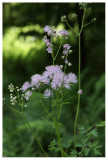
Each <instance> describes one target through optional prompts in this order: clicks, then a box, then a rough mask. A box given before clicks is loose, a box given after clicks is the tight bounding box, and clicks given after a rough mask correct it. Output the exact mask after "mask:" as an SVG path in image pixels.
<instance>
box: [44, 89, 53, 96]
mask: <svg viewBox="0 0 108 160" xmlns="http://www.w3.org/2000/svg"><path fill="white" fill-rule="evenodd" d="M51 96H52V92H51V90H50V89H46V90H45V91H44V98H49V97H51Z"/></svg>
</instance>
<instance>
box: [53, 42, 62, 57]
mask: <svg viewBox="0 0 108 160" xmlns="http://www.w3.org/2000/svg"><path fill="white" fill-rule="evenodd" d="M61 46H62V40H61V43H60V46H59V48H58V51H57V54H56V56H55V58H54V60H56V58H57V56H58V53H59V51H60V48H61Z"/></svg>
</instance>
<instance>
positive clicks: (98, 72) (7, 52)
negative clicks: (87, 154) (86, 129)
mask: <svg viewBox="0 0 108 160" xmlns="http://www.w3.org/2000/svg"><path fill="white" fill-rule="evenodd" d="M89 7H91V8H89V9H88V12H87V15H86V20H85V22H89V21H90V20H91V19H92V18H94V17H95V18H96V22H95V23H92V24H91V25H90V26H88V27H87V28H86V29H84V31H83V34H82V36H81V52H82V55H81V86H82V90H83V95H82V96H81V107H80V115H79V119H78V123H79V124H81V125H84V126H88V125H89V126H90V125H91V126H92V125H94V124H96V123H98V122H100V121H104V120H105V3H90V4H89ZM72 13H76V14H77V15H78V22H79V24H81V20H82V14H83V11H82V10H79V5H78V4H77V3H3V96H4V97H5V98H7V99H8V100H9V92H8V85H9V84H10V83H11V82H12V83H13V84H15V85H16V86H17V85H18V86H19V87H21V86H22V84H23V83H24V82H25V81H29V80H30V77H31V76H32V75H33V74H36V73H42V72H43V71H44V68H45V66H46V65H50V64H52V61H51V55H50V54H48V53H47V52H46V47H45V44H44V43H43V41H42V39H43V36H44V32H43V27H44V26H45V25H51V26H55V27H56V28H57V29H67V30H68V31H69V33H70V35H69V39H68V40H67V41H66V43H69V44H70V45H71V46H72V50H73V53H72V54H71V56H70V58H69V60H70V62H71V63H72V67H71V69H70V68H69V69H68V70H67V72H74V73H75V74H76V75H78V39H77V38H76V37H75V36H74V35H73V34H72V33H71V32H70V30H69V28H68V27H67V26H66V25H65V24H63V23H61V22H60V19H61V15H67V17H68V20H69V23H70V25H71V26H72V27H73V28H74V29H76V26H75V25H74V20H73V19H72ZM59 44H60V42H59V41H57V42H56V45H55V51H56V50H57V48H58V47H59ZM61 55H62V49H61V52H60V54H59V56H58V60H57V62H56V63H57V64H63V62H62V60H61V58H60V57H61ZM76 88H77V86H76V87H75V88H73V90H72V91H70V92H69V95H71V94H73V93H74V92H75V90H76ZM35 94H38V93H34V94H33V96H32V97H31V99H30V101H29V102H28V107H27V108H26V111H25V112H26V116H27V118H28V119H29V121H30V123H31V125H32V127H33V129H34V130H35V131H36V135H37V137H38V138H39V140H40V141H41V143H42V145H43V147H44V149H45V150H46V152H48V155H49V156H59V154H58V153H54V152H53V151H48V148H47V146H48V145H49V143H50V141H52V140H53V138H54V137H55V131H54V129H53V127H52V126H51V125H50V123H49V122H48V117H47V115H46V113H45V111H44V110H43V108H42V106H41V105H40V104H39V102H38V100H37V99H36V98H35ZM69 95H68V96H69ZM68 96H67V97H68ZM43 101H44V103H45V104H46V105H47V106H48V107H49V109H50V101H49V100H46V99H44V100H43ZM76 107H77V96H76V97H75V98H74V99H72V100H71V105H70V104H69V105H68V104H67V105H65V106H64V107H63V111H62V115H61V121H62V122H63V125H64V126H65V127H64V128H63V129H62V130H61V132H62V134H63V135H64V137H65V139H66V141H67V140H68V139H69V137H71V136H73V127H74V119H75V113H76ZM3 115H4V116H3V156H4V157H36V156H43V154H42V152H41V150H40V148H39V147H38V145H37V144H36V142H35V140H34V137H33V136H32V134H31V132H30V131H29V129H28V128H27V126H26V124H25V122H24V120H23V119H22V117H20V116H19V115H17V114H16V113H14V112H13V111H11V110H10V109H8V108H6V106H4V108H3ZM99 140H100V142H101V143H102V145H103V148H102V156H105V153H104V151H105V148H104V146H105V145H104V143H105V142H104V141H105V130H104V128H102V129H101V130H99Z"/></svg>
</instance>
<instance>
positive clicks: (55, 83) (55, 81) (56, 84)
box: [51, 71, 64, 89]
mask: <svg viewBox="0 0 108 160" xmlns="http://www.w3.org/2000/svg"><path fill="white" fill-rule="evenodd" d="M63 82H64V72H62V71H60V72H58V73H56V74H54V76H53V78H52V82H51V87H52V88H53V89H58V88H61V86H62V84H63Z"/></svg>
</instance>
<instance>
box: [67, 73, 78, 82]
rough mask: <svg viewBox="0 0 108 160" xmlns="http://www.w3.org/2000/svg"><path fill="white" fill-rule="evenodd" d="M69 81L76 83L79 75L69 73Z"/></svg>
mask: <svg viewBox="0 0 108 160" xmlns="http://www.w3.org/2000/svg"><path fill="white" fill-rule="evenodd" d="M67 81H68V82H69V83H76V82H77V77H76V75H75V74H74V73H68V74H67Z"/></svg>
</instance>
